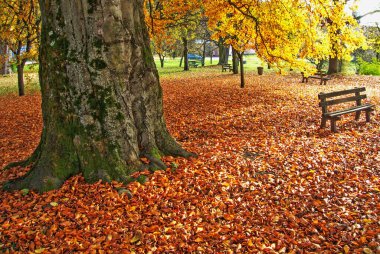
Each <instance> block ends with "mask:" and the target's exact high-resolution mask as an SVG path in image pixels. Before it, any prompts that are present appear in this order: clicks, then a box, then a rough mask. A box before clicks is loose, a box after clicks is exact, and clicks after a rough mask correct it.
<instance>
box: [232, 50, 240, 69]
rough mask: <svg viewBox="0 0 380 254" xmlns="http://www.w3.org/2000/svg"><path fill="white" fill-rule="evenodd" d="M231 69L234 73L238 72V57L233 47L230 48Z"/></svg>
mask: <svg viewBox="0 0 380 254" xmlns="http://www.w3.org/2000/svg"><path fill="white" fill-rule="evenodd" d="M232 71H233V73H234V74H238V73H239V57H238V56H237V54H236V50H235V49H234V48H232Z"/></svg>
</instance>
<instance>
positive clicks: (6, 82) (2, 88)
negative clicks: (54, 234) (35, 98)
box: [0, 71, 40, 96]
mask: <svg viewBox="0 0 380 254" xmlns="http://www.w3.org/2000/svg"><path fill="white" fill-rule="evenodd" d="M24 83H25V93H26V94H30V93H35V92H37V91H39V90H40V86H39V83H38V73H37V72H35V71H34V72H26V73H25V74H24ZM8 94H18V86H17V74H16V73H13V74H11V75H6V76H0V96H3V95H8Z"/></svg>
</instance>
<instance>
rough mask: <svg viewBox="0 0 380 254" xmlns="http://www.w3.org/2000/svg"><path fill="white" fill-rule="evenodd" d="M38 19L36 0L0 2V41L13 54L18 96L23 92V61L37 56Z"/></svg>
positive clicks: (7, 0)
mask: <svg viewBox="0 0 380 254" xmlns="http://www.w3.org/2000/svg"><path fill="white" fill-rule="evenodd" d="M40 21H41V20H40V11H39V5H38V0H3V1H2V2H1V3H0V41H2V42H3V43H4V44H6V45H7V46H8V47H9V49H10V50H11V51H12V52H13V54H14V55H15V58H16V59H15V64H16V66H17V78H18V90H19V95H20V96H22V95H24V94H25V89H24V67H25V63H26V61H27V60H28V59H30V60H32V59H36V58H37V54H38V39H39V34H40ZM5 59H6V58H5Z"/></svg>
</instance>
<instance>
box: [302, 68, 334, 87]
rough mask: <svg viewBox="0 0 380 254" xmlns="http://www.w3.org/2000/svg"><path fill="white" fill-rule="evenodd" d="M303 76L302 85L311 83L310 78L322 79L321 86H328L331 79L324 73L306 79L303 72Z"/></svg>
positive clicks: (319, 72)
mask: <svg viewBox="0 0 380 254" xmlns="http://www.w3.org/2000/svg"><path fill="white" fill-rule="evenodd" d="M301 74H302V83H307V82H308V81H309V78H313V79H320V80H321V83H320V85H326V83H327V81H328V80H330V79H331V78H329V77H328V76H327V74H326V73H325V72H323V71H318V72H316V73H315V74H314V75H312V76H308V77H306V76H305V75H304V73H303V72H301Z"/></svg>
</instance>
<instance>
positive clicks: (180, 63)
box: [179, 55, 183, 67]
mask: <svg viewBox="0 0 380 254" xmlns="http://www.w3.org/2000/svg"><path fill="white" fill-rule="evenodd" d="M182 62H183V55H182V56H181V59H180V60H179V67H182Z"/></svg>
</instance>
